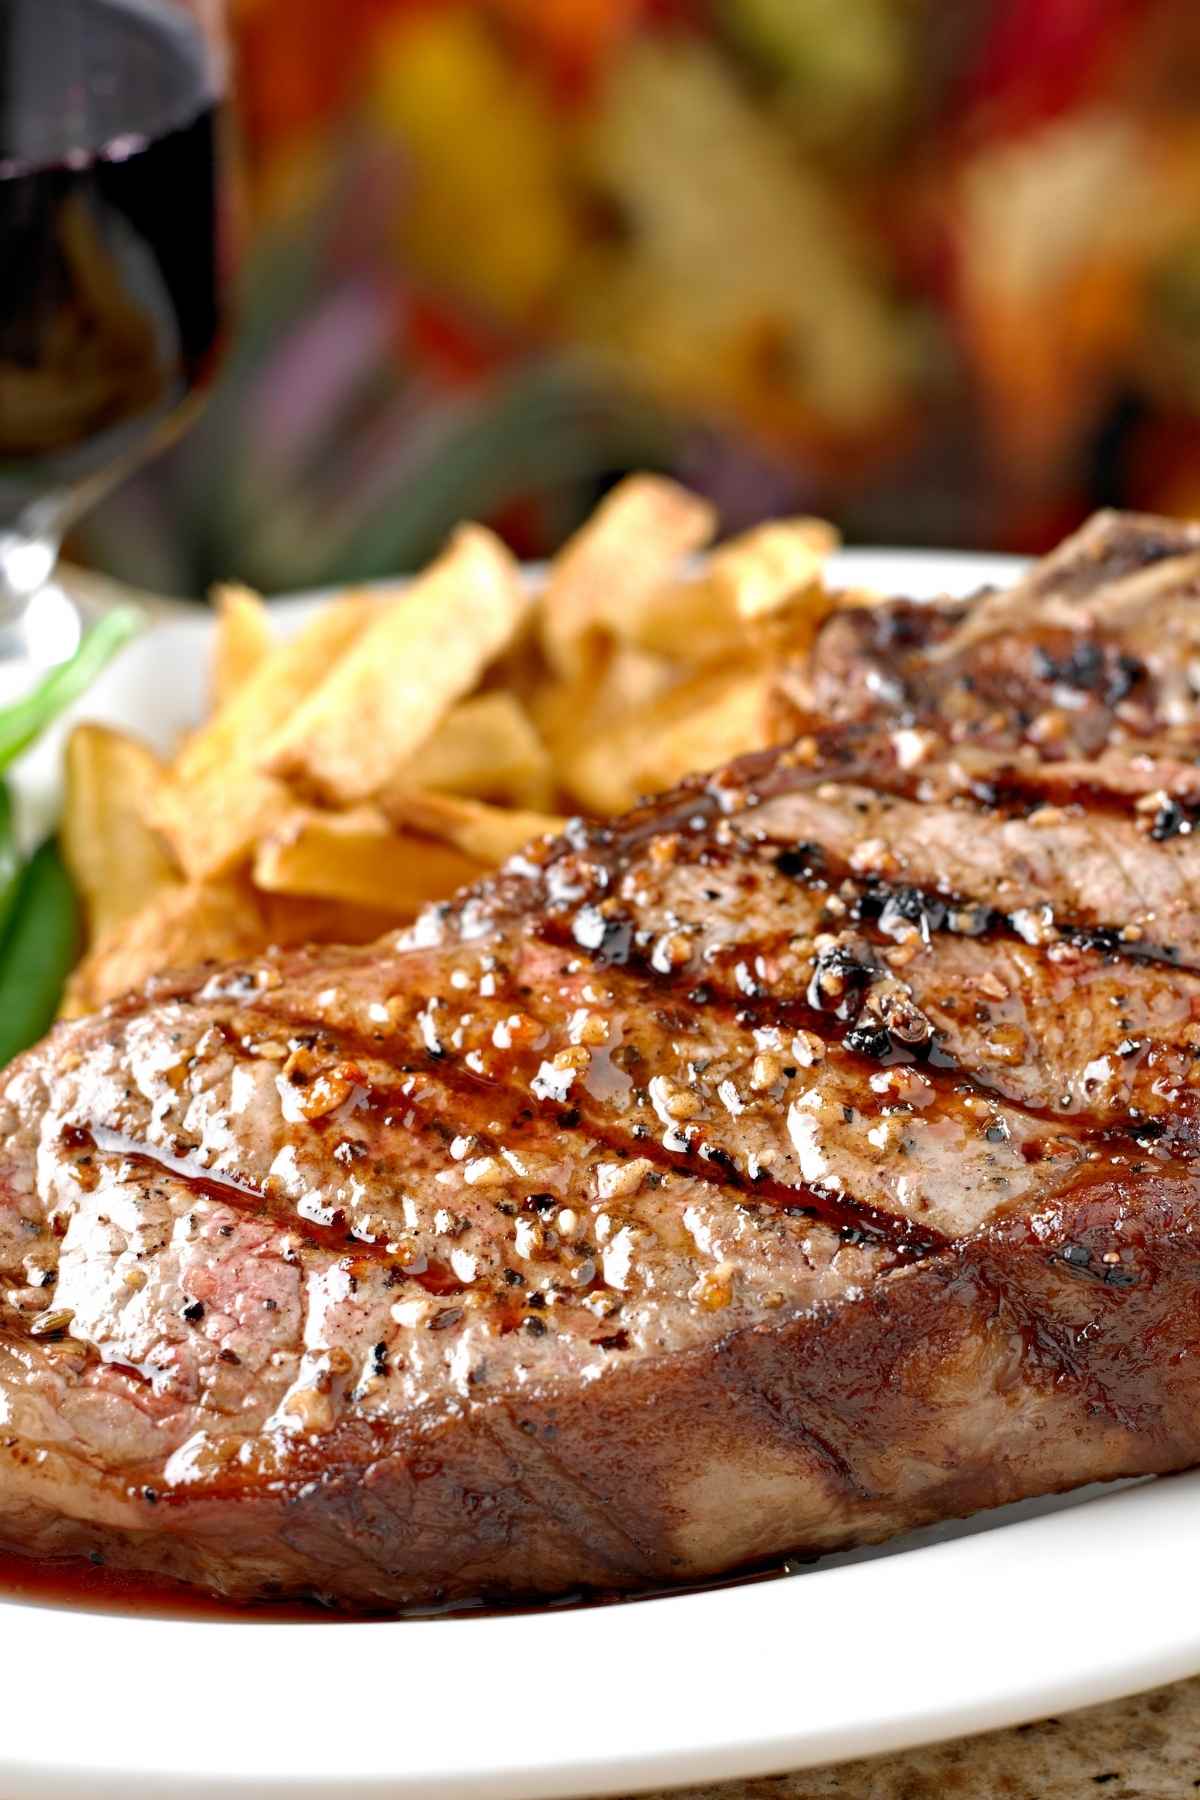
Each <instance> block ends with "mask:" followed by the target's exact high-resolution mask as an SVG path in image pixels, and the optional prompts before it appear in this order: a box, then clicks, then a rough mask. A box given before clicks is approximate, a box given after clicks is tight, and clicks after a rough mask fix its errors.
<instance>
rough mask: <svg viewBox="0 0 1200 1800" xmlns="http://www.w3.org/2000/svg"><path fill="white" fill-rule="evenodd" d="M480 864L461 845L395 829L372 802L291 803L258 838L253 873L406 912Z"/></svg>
mask: <svg viewBox="0 0 1200 1800" xmlns="http://www.w3.org/2000/svg"><path fill="white" fill-rule="evenodd" d="M482 868H483V865H482V862H480V861H476V860H473V859H472V858H471V857H469V856H466V855H464V854H463V853H462V852H461V851H460V850H457V849H454V848H450V847H447V846H446V845H445V844H430V843H427V842H424V841H423V840H421V839H420V838H414V837H412V836H405V835H404V834H402V833H400V832H397V831H394V830H393V829H392V828H391V826H390V825H389V824H388V822H387V820H386V819H385V818H384V817H383V816H382V814H381V813H379V812H377V811H376V810H375V809H374V808H373V807H358V808H356V809H355V810H354V811H353V812H345V813H326V812H318V811H317V810H316V809H315V808H311V807H296V808H295V809H294V810H293V811H292V812H290V813H289V814H288V815H287V816H286V818H284V819H283V821H282V822H281V823H280V825H279V827H278V829H277V830H276V831H274V832H273V833H272V834H271V835H270V836H269V837H267V838H264V839H263V840H262V842H261V843H260V844H259V846H258V852H257V854H256V856H255V859H254V879H255V881H256V882H257V884H258V886H259V887H260V888H264V889H266V890H267V891H268V892H272V893H285V894H314V895H321V896H324V897H326V898H328V899H337V900H346V901H352V902H354V903H355V904H357V905H360V906H373V907H376V908H379V909H381V910H387V911H389V912H391V913H393V914H395V915H397V916H400V917H404V918H411V917H413V915H414V914H416V913H417V912H419V911H420V909H421V908H422V907H423V906H425V905H427V904H428V902H429V901H430V900H443V899H445V898H446V897H447V896H448V895H450V894H452V893H454V891H455V890H456V889H457V888H460V887H462V886H464V885H465V884H466V883H467V882H468V881H473V880H474V879H475V877H476V876H477V875H479V874H481V873H482Z"/></svg>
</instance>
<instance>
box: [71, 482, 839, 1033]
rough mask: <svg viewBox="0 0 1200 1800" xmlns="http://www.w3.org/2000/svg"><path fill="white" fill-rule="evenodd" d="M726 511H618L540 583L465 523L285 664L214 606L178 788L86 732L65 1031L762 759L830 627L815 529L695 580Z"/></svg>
mask: <svg viewBox="0 0 1200 1800" xmlns="http://www.w3.org/2000/svg"><path fill="white" fill-rule="evenodd" d="M716 525H717V521H716V518H715V515H714V513H713V510H712V508H711V507H710V506H709V504H708V503H707V502H706V501H704V500H701V499H699V498H698V497H697V496H696V495H694V494H691V493H689V492H688V491H687V490H686V489H684V488H681V487H678V486H676V485H675V484H674V483H673V482H670V481H667V480H665V479H662V478H660V477H657V476H645V475H642V476H631V477H630V478H629V479H627V480H626V481H624V482H623V483H622V484H621V485H620V486H619V487H617V488H615V489H614V490H613V491H612V493H611V494H609V495H608V497H607V498H606V499H605V501H604V502H603V504H602V505H601V506H600V507H599V508H598V509H597V511H596V512H595V513H594V514H593V516H592V517H591V518H590V519H589V520H588V521H587V523H586V524H585V525H583V526H582V528H581V529H580V530H579V531H578V532H577V533H576V535H575V536H574V537H573V538H572V539H571V540H570V542H569V543H568V544H567V545H566V547H565V548H564V549H563V551H562V552H561V554H560V555H559V556H558V558H557V559H556V561H555V562H554V563H553V565H552V566H551V567H550V569H549V571H548V574H547V577H546V580H545V583H544V585H540V586H535V585H531V584H530V583H529V582H528V581H527V579H526V578H525V576H524V575H523V573H522V571H521V570H520V568H519V567H518V566H517V564H516V563H515V562H514V561H513V559H512V557H511V556H510V555H509V553H508V551H507V550H506V549H505V547H504V546H503V544H501V543H500V541H499V540H498V539H497V538H495V537H494V536H493V535H492V534H491V533H490V532H489V531H486V530H484V529H483V528H482V527H480V526H477V525H464V526H462V527H460V529H459V530H458V531H456V532H455V534H454V535H453V537H452V538H451V540H450V542H449V544H448V546H447V548H446V549H445V550H444V552H443V553H442V554H441V555H440V556H439V557H438V558H437V560H436V561H435V562H434V563H432V564H431V565H430V567H429V568H428V569H426V570H425V571H424V572H423V573H422V574H421V575H419V576H418V577H417V578H416V579H415V580H413V581H411V582H408V583H405V584H404V585H403V586H401V587H398V588H396V589H395V590H387V589H383V590H380V589H374V590H372V591H370V592H366V593H364V592H350V593H345V594H343V595H340V596H339V597H337V598H335V599H333V600H331V601H330V602H329V603H328V604H327V605H326V606H324V607H323V608H322V609H321V610H320V611H319V612H317V613H316V614H315V616H314V617H312V618H311V619H310V620H309V621H308V622H307V623H306V624H305V625H304V626H303V628H302V629H301V630H300V631H299V633H298V634H297V635H295V636H293V637H291V638H290V639H289V640H288V641H286V642H279V641H277V639H276V634H275V628H274V625H273V623H272V619H271V614H270V609H269V608H268V607H267V606H264V604H263V603H262V601H261V600H260V599H259V598H258V596H257V595H255V594H253V593H251V592H250V591H249V590H247V589H245V588H226V589H224V590H222V591H220V592H219V593H218V595H217V597H216V600H217V608H218V625H217V638H216V655H215V667H214V674H213V707H212V711H211V715H210V717H209V718H208V719H207V721H206V722H205V723H204V724H202V725H201V726H200V727H199V728H198V729H197V730H196V731H195V732H194V733H192V734H191V735H190V736H188V737H187V738H186V739H185V740H184V741H183V742H182V743H181V744H180V746H179V748H178V750H177V752H176V754H175V756H174V759H173V760H172V761H171V762H169V763H162V762H160V761H159V760H158V758H157V757H156V756H155V755H154V754H153V752H152V751H151V750H149V749H148V748H147V747H146V746H145V745H143V744H141V743H139V742H138V741H137V740H136V739H134V738H132V737H129V736H126V735H124V734H123V733H120V732H116V731H112V730H109V729H108V728H106V727H102V726H98V725H81V726H79V727H77V728H76V730H75V732H74V733H73V735H72V737H71V740H70V743H69V746H68V753H67V780H66V803H65V816H64V820H63V825H62V843H63V849H64V854H65V856H66V858H67V862H68V865H69V867H70V869H71V872H72V874H73V876H74V878H75V881H76V883H77V885H78V886H79V889H80V891H81V893H82V896H83V901H84V909H85V914H86V919H87V929H88V949H87V954H86V956H85V958H84V960H83V962H82V963H81V964H80V965H79V967H78V968H77V969H76V971H75V973H74V976H73V977H72V980H71V983H70V986H69V989H68V992H67V997H66V1002H65V1005H64V1011H65V1012H67V1013H68V1014H71V1015H76V1014H79V1013H83V1012H88V1011H91V1010H93V1009H94V1008H95V1007H97V1006H99V1005H102V1004H103V1003H104V1001H106V1000H107V999H110V998H111V997H113V996H114V995H116V994H118V993H122V992H125V991H126V990H127V989H129V988H130V987H133V986H136V985H138V984H140V983H141V982H143V981H144V980H146V979H147V978H148V977H149V976H151V975H154V974H157V973H160V972H162V971H164V970H167V969H170V968H175V967H180V966H185V965H188V964H192V963H196V962H199V961H202V960H205V959H207V958H215V959H218V960H228V959H232V958H236V957H240V956H244V955H249V954H253V953H254V952H256V951H258V950H260V949H261V948H263V947H264V946H265V945H267V944H272V943H275V944H289V943H299V942H306V941H310V940H328V941H332V940H338V941H344V942H365V941H369V940H370V939H371V938H372V937H375V936H377V935H379V934H380V933H382V932H383V931H386V930H387V929H389V928H390V927H392V926H395V925H397V924H400V923H403V922H405V921H407V920H409V919H411V918H412V917H413V916H414V914H416V913H417V912H418V911H419V910H420V909H421V908H422V907H423V906H424V905H426V904H427V903H428V902H429V901H431V900H437V899H440V898H443V897H445V896H447V895H449V894H451V893H453V892H454V891H455V889H456V888H458V887H460V886H461V885H462V884H463V883H465V882H469V881H471V880H473V879H475V878H476V877H477V876H479V875H480V874H482V873H484V872H485V871H487V870H488V869H492V868H495V867H496V866H497V865H498V864H499V863H501V862H503V861H504V860H505V858H507V857H508V856H509V855H511V854H512V853H513V852H514V851H516V850H518V849H519V848H520V847H521V846H522V845H524V844H525V843H527V842H529V841H530V840H531V839H532V838H535V837H537V836H539V835H541V834H543V833H546V832H551V831H554V830H556V829H557V828H558V826H559V825H560V823H561V817H562V814H563V813H564V812H566V811H582V812H585V813H589V814H594V815H604V814H610V813H615V812H620V811H622V810H623V809H625V808H626V807H628V806H630V805H632V804H633V803H634V801H635V800H636V799H637V798H638V797H639V796H640V795H643V794H646V793H650V792H653V791H655V790H657V789H660V788H663V787H667V786H669V785H670V784H672V783H673V782H675V781H677V780H678V779H679V778H680V777H681V776H683V775H685V774H687V773H688V772H690V771H691V770H693V769H698V768H705V767H709V766H712V765H714V764H716V763H719V762H721V761H723V760H724V759H726V758H727V757H729V756H733V755H737V754H739V753H740V752H742V751H744V750H749V749H753V748H756V747H758V746H760V745H761V744H763V743H764V742H766V741H767V708H766V698H767V692H768V688H769V685H770V682H771V677H772V672H773V671H774V670H775V669H776V668H777V667H778V664H779V662H780V660H781V659H782V658H784V657H792V656H795V655H797V654H799V653H802V652H803V651H804V650H805V649H806V648H807V647H808V646H809V644H811V641H812V638H813V635H814V634H815V631H816V629H817V627H818V625H819V624H820V622H821V620H822V619H823V618H824V617H825V615H826V614H827V612H828V611H829V610H830V608H831V606H832V604H833V601H832V597H831V595H830V593H829V591H828V590H827V588H826V587H825V585H824V583H823V580H822V569H823V565H824V562H825V559H826V558H827V556H828V555H829V553H830V551H831V550H832V549H833V548H834V547H835V542H836V540H835V537H834V534H833V532H832V531H831V529H830V528H829V526H827V525H825V524H823V523H821V522H820V521H818V520H813V519H796V520H788V521H781V522H778V523H774V524H769V525H764V526H761V527H759V528H758V529H756V530H753V531H750V532H747V533H746V534H745V535H744V536H742V537H740V538H735V539H732V540H730V541H728V542H726V543H724V544H722V545H721V546H720V547H719V548H717V549H716V550H715V551H713V553H712V554H711V556H710V557H709V558H708V559H707V561H706V562H705V563H704V564H703V565H700V564H697V563H696V562H695V561H694V559H695V557H696V555H697V553H698V552H700V551H702V550H704V549H705V547H706V546H707V545H708V544H709V543H710V541H711V540H712V538H713V537H714V535H715V531H716Z"/></svg>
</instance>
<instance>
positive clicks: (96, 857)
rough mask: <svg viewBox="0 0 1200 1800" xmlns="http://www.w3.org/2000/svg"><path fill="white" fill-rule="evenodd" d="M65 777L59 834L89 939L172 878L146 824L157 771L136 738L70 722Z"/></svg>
mask: <svg viewBox="0 0 1200 1800" xmlns="http://www.w3.org/2000/svg"><path fill="white" fill-rule="evenodd" d="M65 776H66V791H65V794H64V797H63V815H62V823H61V825H60V827H59V835H60V839H61V843H62V850H63V858H64V860H65V862H66V865H67V868H68V870H69V871H70V874H71V878H72V880H73V881H74V883H75V885H76V887H77V888H78V889H79V892H80V895H81V897H82V900H83V910H84V919H85V923H86V926H87V936H88V942H89V943H91V942H94V941H95V939H96V938H98V937H102V936H104V935H105V934H107V933H109V932H111V931H112V930H113V929H114V928H115V927H116V926H118V925H120V924H121V923H123V921H124V920H126V919H128V918H131V917H132V916H133V914H134V913H136V912H140V911H141V909H142V907H143V906H144V905H145V904H146V902H147V900H149V899H150V898H151V897H152V896H153V895H155V894H156V893H158V892H160V891H161V890H162V889H164V888H167V887H171V886H174V885H175V884H176V883H177V882H178V881H179V873H178V870H177V869H176V867H175V865H174V863H173V862H172V861H171V859H170V857H169V856H168V855H167V853H166V850H165V849H164V847H163V844H162V841H161V839H160V838H159V837H158V835H157V833H156V832H155V831H153V830H152V829H151V827H150V826H149V825H148V824H147V823H146V812H147V809H148V807H149V805H150V802H151V799H152V797H153V794H154V791H155V789H156V788H157V787H158V784H159V783H160V781H161V780H162V777H163V768H162V764H161V763H160V762H159V760H158V758H157V757H156V756H155V754H154V752H153V751H152V750H151V749H150V748H149V747H148V746H147V745H145V744H142V743H139V742H138V740H137V739H136V738H132V737H127V736H126V735H125V733H124V732H121V731H113V730H112V729H110V727H108V726H107V725H77V726H76V727H75V729H74V731H73V732H72V733H71V736H70V738H69V739H68V742H67V750H66V758H65Z"/></svg>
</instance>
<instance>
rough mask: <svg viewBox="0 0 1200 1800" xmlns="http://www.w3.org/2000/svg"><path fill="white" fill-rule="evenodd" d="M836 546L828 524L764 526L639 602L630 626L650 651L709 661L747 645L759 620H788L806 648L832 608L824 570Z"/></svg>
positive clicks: (629, 611) (791, 639)
mask: <svg viewBox="0 0 1200 1800" xmlns="http://www.w3.org/2000/svg"><path fill="white" fill-rule="evenodd" d="M837 541H838V540H837V534H836V533H835V532H834V530H833V529H832V527H831V526H829V525H826V524H825V523H824V521H823V520H821V519H785V520H780V521H778V522H777V523H775V524H771V525H760V526H757V527H756V528H755V529H754V530H753V531H747V532H744V533H743V534H742V536H741V537H736V538H732V539H731V540H730V541H729V543H727V544H722V545H721V546H720V548H719V549H717V550H714V551H713V553H712V555H711V557H710V558H709V560H708V564H707V567H706V568H704V569H703V570H702V571H701V572H700V573H699V574H697V575H695V576H693V577H692V578H691V579H690V580H685V581H674V582H667V583H664V584H663V585H661V586H660V587H658V588H656V589H654V590H653V591H652V592H650V593H648V594H645V595H643V596H641V597H640V599H639V598H637V597H635V599H634V601H633V602H631V604H630V605H629V606H628V607H627V608H626V609H625V615H624V621H623V629H624V630H625V632H626V634H627V636H628V638H629V639H630V641H631V642H633V643H635V644H638V645H640V646H641V648H642V649H644V650H654V651H658V652H659V653H660V654H663V655H667V656H674V657H677V658H679V659H680V660H682V661H684V662H689V663H704V662H710V661H713V660H715V659H716V658H717V657H719V656H722V655H724V654H725V652H726V651H728V650H730V649H732V648H736V647H738V646H739V645H744V644H745V643H746V641H747V635H748V630H749V629H751V628H753V626H754V625H755V624H756V623H758V622H760V621H763V620H766V619H781V618H784V616H785V615H786V617H785V623H786V628H787V634H788V644H789V649H790V650H791V651H792V652H793V653H796V652H798V651H799V650H801V649H806V648H807V646H808V644H809V643H811V641H812V637H813V635H814V634H815V632H816V629H817V626H818V625H819V624H820V623H821V621H822V620H823V619H824V618H825V617H826V616H827V615H828V614H829V613H830V612H831V611H832V610H833V605H834V596H833V595H832V594H831V593H829V592H828V591H827V590H826V589H825V587H824V586H823V585H822V582H821V570H822V567H823V565H824V563H825V561H826V559H827V558H828V557H829V556H830V555H831V554H832V552H833V551H834V550H835V549H836V548H837Z"/></svg>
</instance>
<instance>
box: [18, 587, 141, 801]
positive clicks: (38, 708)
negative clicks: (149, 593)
mask: <svg viewBox="0 0 1200 1800" xmlns="http://www.w3.org/2000/svg"><path fill="white" fill-rule="evenodd" d="M141 624H142V618H141V614H140V613H138V612H135V611H134V609H133V607H131V606H118V607H116V608H114V610H113V611H112V612H110V613H105V615H104V617H103V618H102V619H100V620H99V621H98V623H97V624H95V625H93V626H92V628H91V630H90V631H89V632H87V633H86V634H85V635H84V638H83V641H82V642H81V643H80V646H79V648H78V650H76V652H75V654H74V656H72V657H70V658H69V660H68V661H67V662H64V663H59V665H58V667H57V668H54V669H51V670H50V673H49V674H48V675H45V676H43V678H42V680H41V681H39V682H38V685H37V686H36V687H35V688H34V690H33V692H32V693H30V694H25V695H23V696H22V697H21V699H20V700H14V701H13V703H12V704H11V706H0V773H2V772H3V771H4V770H5V769H7V768H8V767H9V765H10V764H11V763H13V762H14V761H15V760H16V758H17V757H18V756H20V754H21V752H22V750H27V749H28V748H29V746H30V744H32V742H33V740H34V739H35V738H36V737H38V736H40V734H41V733H42V732H43V731H44V730H45V729H46V726H47V725H49V723H50V721H51V720H52V719H55V718H57V716H58V714H59V713H60V712H62V711H63V710H64V709H65V708H66V707H68V706H70V705H71V702H72V701H73V700H78V698H79V696H80V695H81V694H82V693H83V692H84V691H85V690H86V689H87V688H88V687H90V685H91V683H92V682H93V681H94V680H95V678H96V676H97V675H98V674H99V673H100V671H101V669H102V668H103V667H104V665H105V663H106V662H107V661H108V659H109V657H110V656H113V655H115V653H116V652H117V651H118V650H119V649H120V648H121V646H122V644H127V643H128V642H129V639H130V638H131V637H132V636H133V635H134V633H135V632H136V631H137V630H138V629H139V628H140V626H141Z"/></svg>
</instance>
